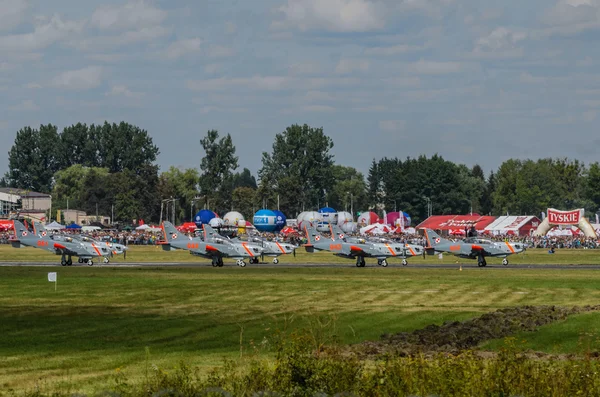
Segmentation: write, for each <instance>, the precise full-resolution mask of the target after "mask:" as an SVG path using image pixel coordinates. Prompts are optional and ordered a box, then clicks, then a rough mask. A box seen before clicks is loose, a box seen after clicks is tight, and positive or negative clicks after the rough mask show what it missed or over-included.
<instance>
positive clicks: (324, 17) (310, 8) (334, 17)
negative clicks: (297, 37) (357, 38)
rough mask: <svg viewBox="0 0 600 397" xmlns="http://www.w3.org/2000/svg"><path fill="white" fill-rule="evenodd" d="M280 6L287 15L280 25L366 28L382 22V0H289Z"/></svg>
mask: <svg viewBox="0 0 600 397" xmlns="http://www.w3.org/2000/svg"><path fill="white" fill-rule="evenodd" d="M279 10H280V11H281V12H282V13H283V14H284V16H285V19H286V22H284V23H280V24H278V26H279V27H283V26H288V25H289V24H292V25H294V26H295V27H297V28H299V29H301V30H308V29H311V28H317V29H324V30H330V31H337V32H365V31H370V30H376V29H381V28H382V27H383V26H384V25H385V12H384V6H383V3H381V2H373V1H368V0H327V1H323V0H288V2H287V4H286V5H284V6H282V7H280V8H279Z"/></svg>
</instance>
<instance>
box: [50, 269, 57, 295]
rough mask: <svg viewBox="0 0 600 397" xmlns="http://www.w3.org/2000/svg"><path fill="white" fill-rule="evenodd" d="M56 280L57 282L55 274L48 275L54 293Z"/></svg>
mask: <svg viewBox="0 0 600 397" xmlns="http://www.w3.org/2000/svg"><path fill="white" fill-rule="evenodd" d="M57 280H58V277H56V272H50V273H48V281H50V282H51V283H52V282H53V283H54V291H56V284H57Z"/></svg>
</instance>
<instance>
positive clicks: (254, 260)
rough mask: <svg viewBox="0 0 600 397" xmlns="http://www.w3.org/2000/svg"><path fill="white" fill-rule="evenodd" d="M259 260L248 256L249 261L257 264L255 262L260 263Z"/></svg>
mask: <svg viewBox="0 0 600 397" xmlns="http://www.w3.org/2000/svg"><path fill="white" fill-rule="evenodd" d="M259 261H260V260H259V259H258V258H256V257H255V258H250V263H253V264H257V263H260V262H259Z"/></svg>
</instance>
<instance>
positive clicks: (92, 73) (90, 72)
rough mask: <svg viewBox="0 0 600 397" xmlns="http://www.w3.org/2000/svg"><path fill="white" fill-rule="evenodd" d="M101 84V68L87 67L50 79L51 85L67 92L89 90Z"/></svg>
mask: <svg viewBox="0 0 600 397" xmlns="http://www.w3.org/2000/svg"><path fill="white" fill-rule="evenodd" d="M101 83H102V68H101V67H99V66H88V67H87V68H83V69H78V70H69V71H66V72H63V73H61V74H59V75H58V76H56V77H55V78H54V79H52V82H51V85H52V86H53V87H57V88H64V89H67V90H89V89H92V88H96V87H98V86H99V85H100V84H101Z"/></svg>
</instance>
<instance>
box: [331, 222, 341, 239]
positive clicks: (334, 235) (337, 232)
mask: <svg viewBox="0 0 600 397" xmlns="http://www.w3.org/2000/svg"><path fill="white" fill-rule="evenodd" d="M329 230H330V231H331V239H332V240H333V241H343V240H344V232H343V231H342V229H340V227H339V226H338V225H335V224H332V223H330V224H329Z"/></svg>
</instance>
